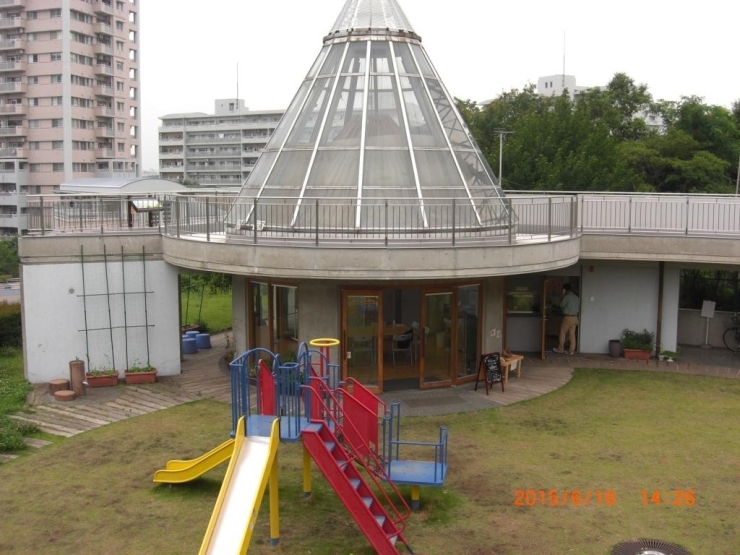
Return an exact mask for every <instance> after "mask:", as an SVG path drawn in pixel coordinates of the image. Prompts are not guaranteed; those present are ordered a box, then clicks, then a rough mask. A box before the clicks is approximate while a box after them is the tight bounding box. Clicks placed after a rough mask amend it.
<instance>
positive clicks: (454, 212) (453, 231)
mask: <svg viewBox="0 0 740 555" xmlns="http://www.w3.org/2000/svg"><path fill="white" fill-rule="evenodd" d="M455 208H456V205H455V199H454V198H453V199H452V246H453V247H454V246H455V214H456V212H457V211H456V210H455Z"/></svg>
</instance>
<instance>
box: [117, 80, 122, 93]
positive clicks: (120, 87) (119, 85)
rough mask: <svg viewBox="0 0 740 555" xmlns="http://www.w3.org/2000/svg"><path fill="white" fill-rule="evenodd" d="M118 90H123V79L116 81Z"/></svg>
mask: <svg viewBox="0 0 740 555" xmlns="http://www.w3.org/2000/svg"><path fill="white" fill-rule="evenodd" d="M116 90H117V91H121V92H123V81H116Z"/></svg>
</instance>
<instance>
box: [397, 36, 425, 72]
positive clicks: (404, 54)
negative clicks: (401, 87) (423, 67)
mask: <svg viewBox="0 0 740 555" xmlns="http://www.w3.org/2000/svg"><path fill="white" fill-rule="evenodd" d="M393 51H394V52H395V53H396V67H397V68H398V73H399V74H400V75H406V74H411V75H417V74H418V73H419V72H418V71H417V69H416V64H414V59H413V58H412V57H411V51H410V50H409V45H408V44H406V43H405V42H394V43H393Z"/></svg>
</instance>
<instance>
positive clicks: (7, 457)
mask: <svg viewBox="0 0 740 555" xmlns="http://www.w3.org/2000/svg"><path fill="white" fill-rule="evenodd" d="M17 458H18V455H11V454H10V453H2V454H0V463H4V462H8V461H12V460H13V459H17Z"/></svg>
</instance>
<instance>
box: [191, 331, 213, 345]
mask: <svg viewBox="0 0 740 555" xmlns="http://www.w3.org/2000/svg"><path fill="white" fill-rule="evenodd" d="M195 346H196V347H198V349H210V348H211V334H210V333H199V334H198V335H196V336H195Z"/></svg>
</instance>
